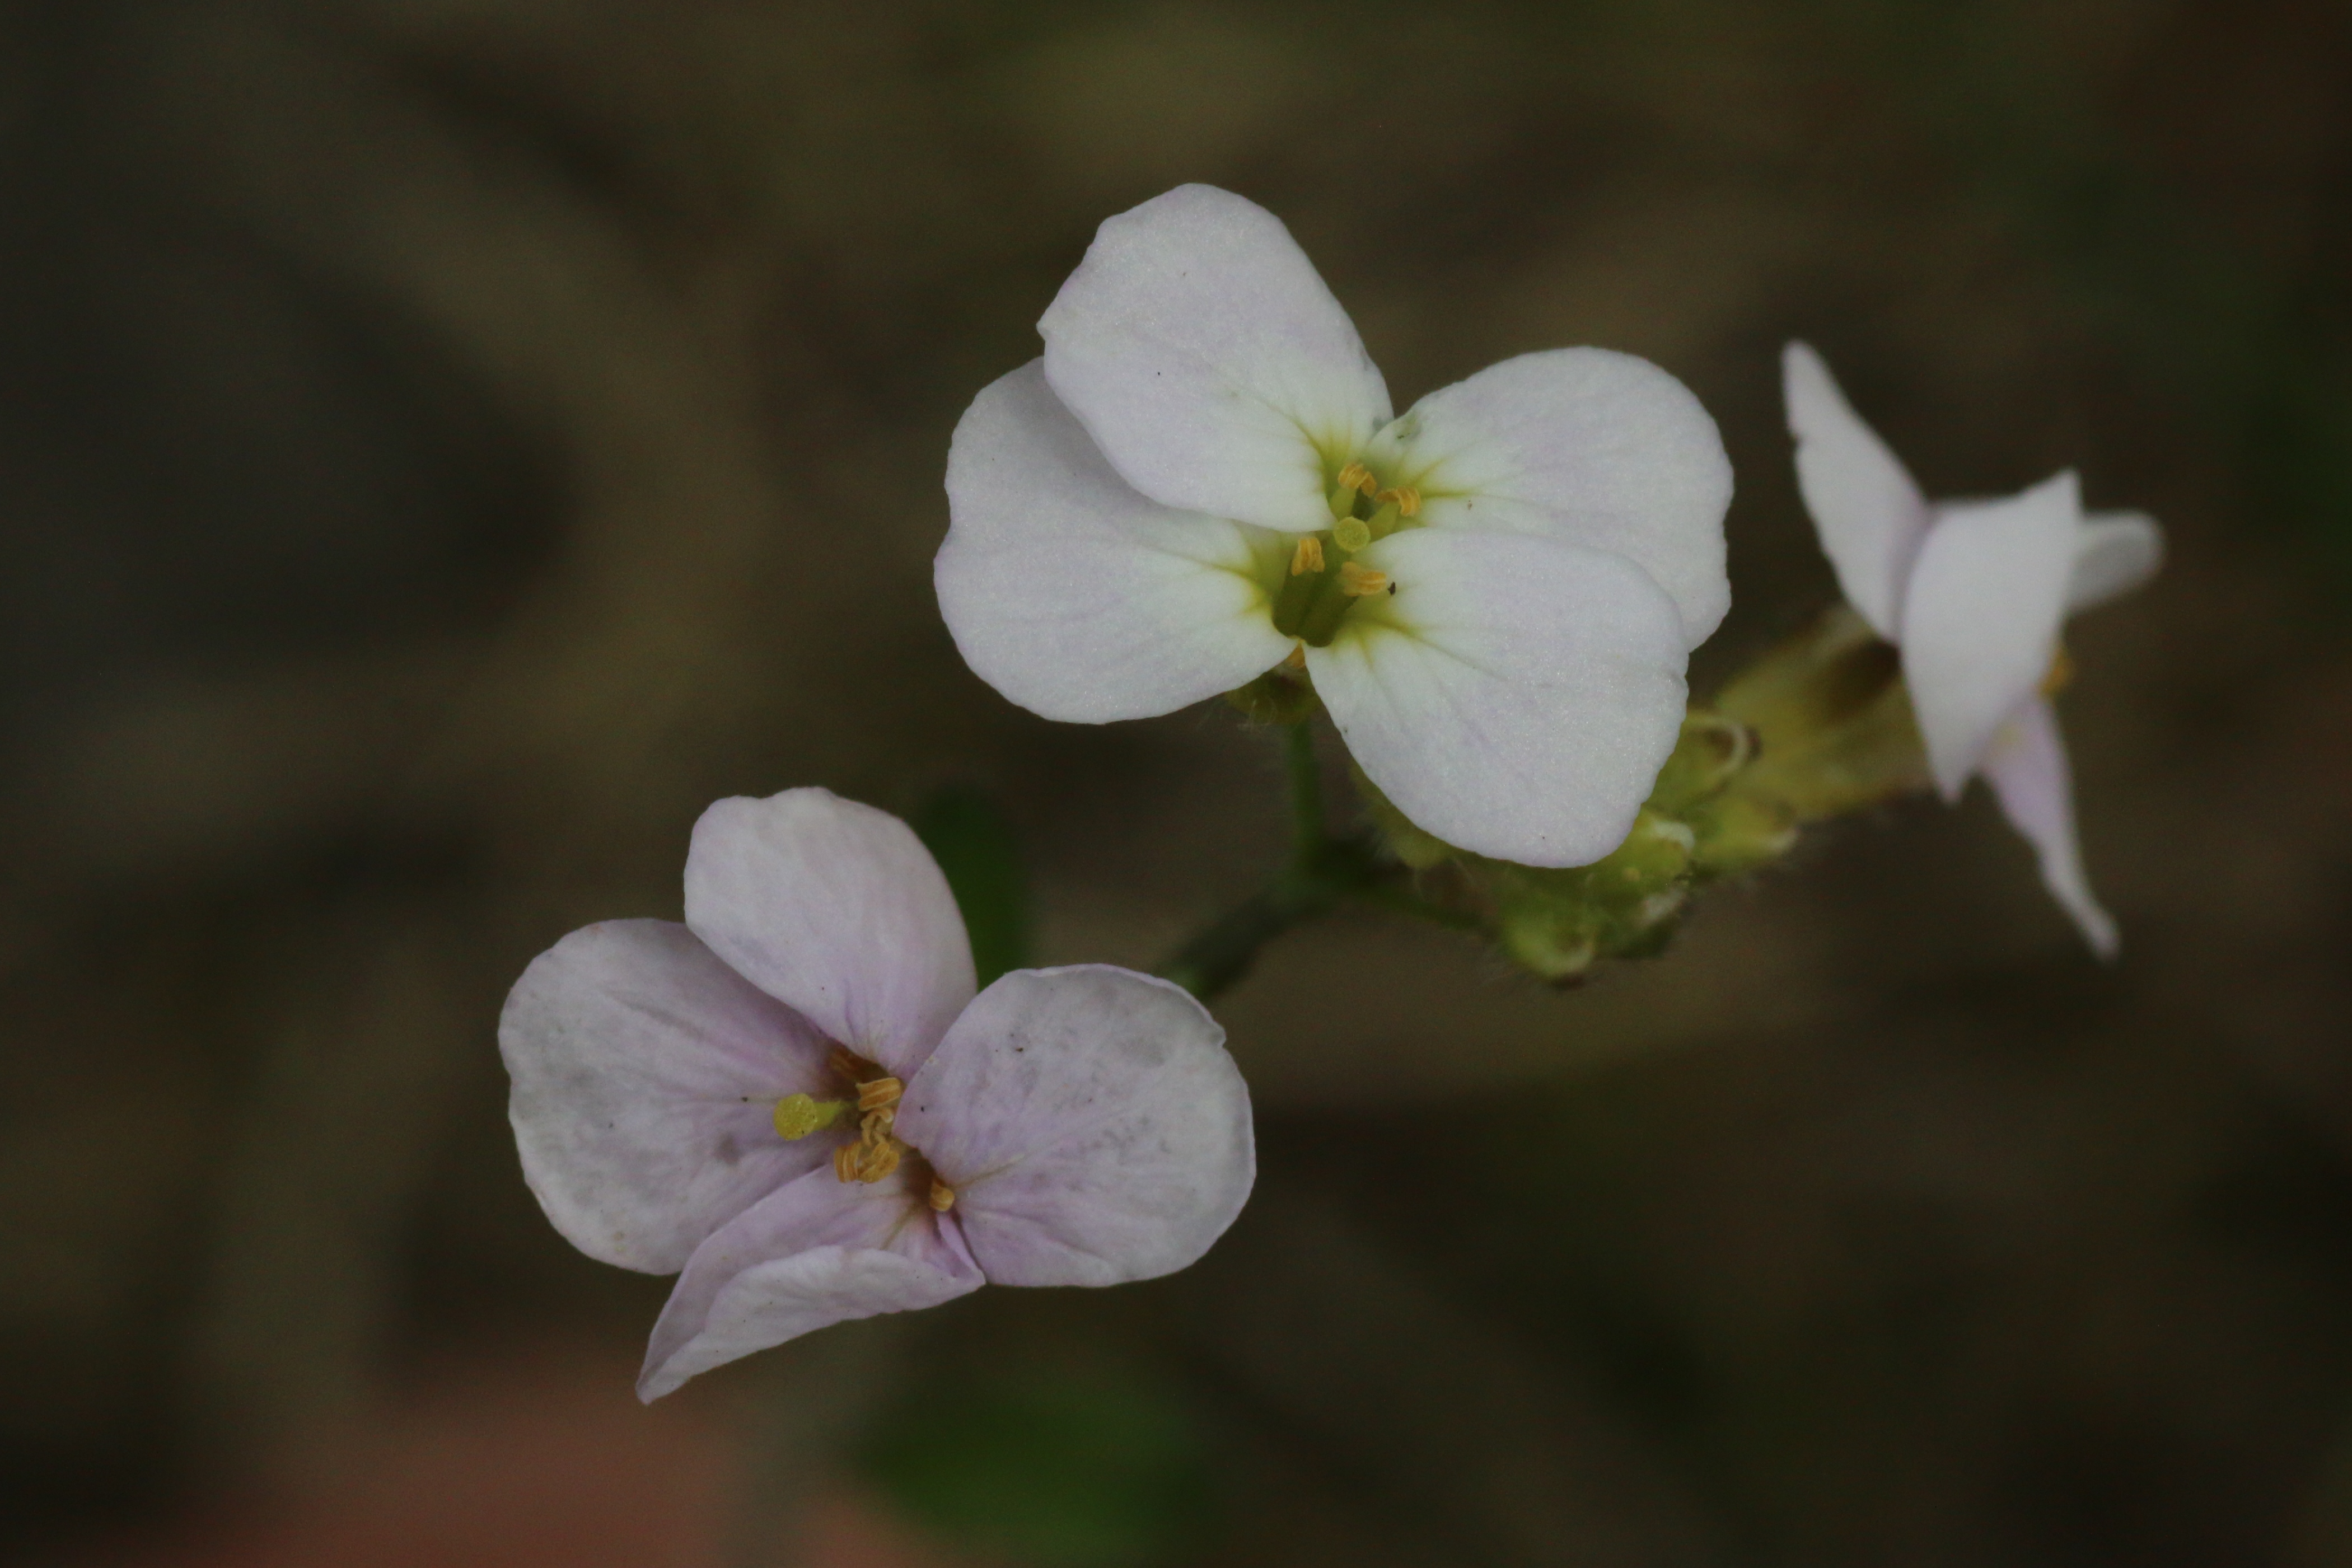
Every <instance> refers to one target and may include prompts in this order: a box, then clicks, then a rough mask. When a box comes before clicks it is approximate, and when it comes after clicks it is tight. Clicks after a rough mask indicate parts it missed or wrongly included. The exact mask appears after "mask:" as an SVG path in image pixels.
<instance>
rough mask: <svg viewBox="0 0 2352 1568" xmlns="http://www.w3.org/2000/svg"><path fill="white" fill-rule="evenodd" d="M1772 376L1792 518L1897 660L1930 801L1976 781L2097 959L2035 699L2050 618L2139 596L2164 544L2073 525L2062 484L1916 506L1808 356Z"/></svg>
mask: <svg viewBox="0 0 2352 1568" xmlns="http://www.w3.org/2000/svg"><path fill="white" fill-rule="evenodd" d="M1781 371H1782V382H1783V389H1784V391H1785V392H1786V394H1787V397H1788V403H1789V429H1790V433H1791V434H1794V435H1795V436H1796V438H1797V479H1798V484H1799V486H1800V488H1801V489H1802V491H1803V492H1804V497H1805V506H1806V508H1807V509H1808V510H1809V511H1811V513H1812V517H1813V526H1814V527H1815V528H1817V529H1818V530H1819V531H1820V533H1821V538H1822V549H1823V550H1825V551H1826V552H1828V555H1829V558H1830V564H1831V565H1832V566H1834V567H1835V568H1836V569H1837V575H1838V584H1839V586H1840V587H1842V588H1843V589H1844V591H1845V596H1846V598H1847V600H1848V601H1850V602H1851V603H1852V604H1853V607H1854V609H1855V610H1857V611H1859V612H1861V613H1862V615H1863V617H1864V619H1866V620H1867V621H1868V622H1870V623H1871V625H1872V626H1873V627H1874V628H1876V629H1877V632H1878V634H1879V635H1880V636H1882V637H1885V638H1886V639H1887V640H1888V641H1889V642H1891V643H1895V645H1896V646H1897V647H1899V648H1900V649H1901V650H1902V653H1903V676H1904V681H1905V683H1906V685H1908V686H1909V688H1910V692H1911V706H1912V708H1913V710H1914V711H1915V712H1916V714H1917V715H1918V718H1919V732H1920V736H1921V737H1922V738H1923V739H1924V740H1925V741H1926V742H1927V763H1928V768H1929V771H1930V772H1931V773H1932V774H1933V775H1934V777H1935V779H1936V785H1937V789H1940V790H1941V791H1942V792H1943V795H1944V798H1945V799H1946V800H1958V798H1959V794H1960V791H1961V789H1964V788H1965V787H1966V786H1967V783H1968V781H1969V779H1970V778H1971V777H1974V776H1978V775H1981V776H1982V777H1983V778H1984V779H1985V780H1986V782H1988V783H1989V784H1990V785H1991V786H1992V789H1993V793H1994V795H1995V796H1996V797H1997V798H1998V799H1999V800H2000V806H2001V810H2003V811H2004V812H2006V813H2007V814H2008V817H2009V820H2010V821H2011V822H2012V823H2013V824H2015V826H2016V828H2017V831H2019V832H2021V833H2022V834H2023V835H2024V836H2025V838H2026V840H2027V841H2029V842H2031V843H2032V845H2033V849H2034V852H2035V854H2036V856H2037V857H2038V858H2039V859H2040V861H2041V864H2042V882H2043V883H2044V884H2045V885H2047V886H2048V888H2049V889H2050V893H2051V895H2052V896H2053V897H2054V898H2055V899H2056V900H2057V901H2058V903H2059V904H2060V905H2061V906H2062V907H2063V908H2064V910H2065V911H2066V913H2067V914H2068V915H2071V916H2072V917H2073V918H2074V924H2075V925H2077V926H2079V927H2080V928H2081V930H2082V933H2083V936H2084V939H2085V940H2087V941H2088V942H2089V943H2090V945H2091V946H2092V947H2093V948H2094V949H2095V951H2096V952H2097V953H2098V954H2099V955H2100V956H2102V957H2113V956H2115V953H2116V925H2115V921H2114V920H2113V919H2112V918H2111V917H2110V916H2109V915H2108V914H2107V912H2106V911H2105V909H2103V908H2102V907H2100V905H2099V902H2098V900H2097V899H2096V898H2095V897H2093V896H2092V894H2091V886H2090V882H2089V879H2088V878H2087V877H2086V876H2085V875H2084V871H2083V857H2082V852H2081V850H2080V848H2079V847H2078V845H2077V843H2076V840H2075V832H2074V784H2073V779H2072V776H2071V772H2070V769H2069V768H2068V765H2067V760H2066V747H2065V743H2064V741H2063V739H2062V738H2061V737H2060V735H2059V733H2058V721H2057V716H2056V715H2055V713H2053V711H2052V708H2051V704H2050V694H2051V692H2052V691H2053V690H2054V689H2055V688H2056V686H2057V685H2060V684H2062V683H2063V677H2064V673H2065V666H2064V662H2063V653H2062V651H2061V649H2060V647H2059V642H2058V637H2059V631H2060V628H2061V626H2062V624H2063V622H2064V621H2065V619H2066V617H2068V616H2069V615H2072V614H2073V613H2074V612H2076V611H2079V610H2084V609H2088V608H2089V607H2090V606H2092V605H2094V604H2100V603H2104V602H2105V601H2107V600H2110V599H2113V598H2115V597H2116V596H2117V595H2119V594H2123V593H2127V592H2129V591H2132V590H2133V589H2135V588H2137V587H2138V586H2140V584H2142V583H2143V582H2146V581H2147V580H2148V578H2149V577H2151V576H2153V575H2154V574H2155V571H2156V569H2157V567H2158V565H2159V564H2160V563H2161V561H2162V559H2163V555H2164V536H2163V533H2162V532H2161V530H2159V529H2158V528H2157V526H2156V523H2155V521H2154V519H2152V518H2150V517H2146V516H2143V515H2142V514H2140V513H2137V512H2088V513H2086V512H2084V510H2083V506H2082V498H2081V496H2080V493H2079V490H2078V488H2077V486H2076V483H2075V479H2074V474H2073V472H2072V471H2071V470H2070V471H2068V472H2066V473H2063V474H2060V475H2058V476H2056V477H2054V478H2051V479H2046V480H2044V481H2042V483H2041V484H2039V485H2036V486H2032V488H2030V489H2027V490H2023V491H2021V492H2019V493H2018V494H2017V495H2014V496H2011V497H2006V498H2005V499H2001V500H1996V501H1941V502H1933V503H1931V502H1929V501H1928V500H1927V498H1926V497H1923V496H1922V495H1921V494H1920V492H1919V486H1917V485H1916V484H1915V483H1914V482H1913V481H1912V478H1911V476H1910V475H1909V474H1908V473H1907V472H1906V471H1905V469H1904V467H1903V465H1902V464H1901V463H1900V462H1898V461H1897V460H1896V459H1895V455H1894V453H1892V452H1890V451H1888V450H1887V448H1886V444H1885V443H1884V442H1882V441H1881V440H1879V438H1878V436H1877V434H1876V433H1875V432H1874V431H1873V430H1872V429H1871V428H1870V427H1869V426H1868V425H1866V424H1864V423H1863V422H1862V419H1861V416H1859V415H1858V414H1856V413H1854V412H1853V408H1852V406H1851V405H1849V404H1848V403H1847V402H1846V401H1845V397H1844V394H1843V392H1840V391H1839V390H1838V385H1837V382H1835V381H1834V380H1833V379H1832V377H1831V375H1830V371H1829V367H1828V366H1827V365H1825V364H1823V363H1822V359H1821V356H1820V355H1818V354H1816V353H1814V352H1813V350H1811V349H1810V348H1808V347H1807V346H1806V345H1804V344H1802V343H1790V345H1789V346H1788V349H1787V350H1786V351H1785V353H1784V354H1783V355H1782V358H1781Z"/></svg>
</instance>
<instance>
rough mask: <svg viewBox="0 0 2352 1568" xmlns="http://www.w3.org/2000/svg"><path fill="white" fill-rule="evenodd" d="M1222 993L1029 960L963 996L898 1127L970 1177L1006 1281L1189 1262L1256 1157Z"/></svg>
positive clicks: (975, 1239)
mask: <svg viewBox="0 0 2352 1568" xmlns="http://www.w3.org/2000/svg"><path fill="white" fill-rule="evenodd" d="M1224 1040H1225V1031H1224V1030H1222V1029H1220V1028H1218V1027H1217V1023H1216V1020H1215V1019H1212V1018H1211V1017H1210V1016H1209V1013H1208V1009H1205V1008H1203V1007H1202V1005H1201V1004H1200V1003H1199V1002H1197V1001H1195V1000H1194V999H1193V998H1192V996H1191V995H1189V994H1188V993H1187V992H1185V991H1184V990H1183V989H1182V988H1179V987H1176V986H1172V985H1171V984H1169V983H1168V982H1167V981H1165V980H1159V979H1154V978H1152V977H1150V976H1148V975H1139V974H1136V973H1134V972H1132V971H1131V970H1127V969H1117V968H1112V967H1109V966H1108V965H1102V964H1087V965H1079V966H1077V967H1071V968H1065V969H1023V970H1016V971H1014V972H1013V973H1012V974H1010V975H1007V976H1005V977H1003V978H1002V979H1000V980H998V981H997V982H996V983H995V984H994V985H992V986H991V987H989V988H988V989H986V990H985V991H982V993H981V994H980V997H979V998H978V999H977V1000H975V1001H974V1002H973V1003H972V1004H971V1007H969V1008H967V1009H964V1014H963V1016H962V1017H961V1018H960V1019H957V1020H956V1024H955V1027H954V1028H953V1029H951V1030H949V1031H948V1037H947V1039H946V1040H943V1041H941V1042H940V1049H939V1050H938V1051H935V1052H933V1053H932V1056H931V1060H930V1061H929V1062H927V1063H925V1065H924V1067H923V1071H921V1072H919V1073H918V1074H917V1075H916V1077H915V1079H914V1081H913V1082H910V1083H909V1084H908V1085H907V1095H906V1099H905V1101H904V1103H903V1104H902V1106H901V1109H900V1111H899V1113H898V1130H899V1132H900V1134H902V1135H903V1136H904V1137H905V1138H906V1139H907V1140H908V1142H909V1143H911V1144H913V1145H915V1146H916V1147H918V1148H919V1149H921V1150H922V1151H923V1155H924V1157H926V1158H927V1159H929V1161H930V1163H931V1166H932V1168H933V1169H934V1170H936V1171H937V1172H938V1173H939V1174H940V1178H941V1179H942V1180H944V1181H946V1182H948V1183H949V1184H950V1186H953V1187H954V1188H955V1189H956V1203H955V1209H954V1213H955V1217H956V1218H957V1220H958V1222H959V1223H960V1224H961V1226H962V1228H963V1235H964V1239H965V1241H966V1242H967V1243H968V1244H969V1245H970V1246H971V1253H972V1257H973V1258H974V1259H975V1260H978V1262H979V1264H980V1267H981V1270H982V1272H984V1273H985V1274H986V1275H987V1276H988V1278H989V1279H990V1280H991V1281H994V1282H995V1283H997V1284H1000V1285H1115V1284H1118V1283H1120V1282H1122V1281H1128V1280H1149V1279H1152V1278H1154V1277H1156V1276H1158V1275H1160V1274H1167V1273H1171V1272H1173V1271H1174V1270H1178V1269H1181V1268H1183V1267H1185V1266H1186V1265H1187V1264H1189V1263H1191V1262H1192V1261H1193V1260H1195V1259H1197V1258H1199V1257H1200V1256H1201V1254H1202V1253H1203V1252H1205V1251H1207V1250H1208V1249H1209V1246H1210V1243H1212V1242H1213V1241H1215V1240H1216V1239H1217V1238H1218V1237H1219V1236H1222V1235H1223V1234H1224V1230H1225V1227H1227V1226H1228V1225H1231V1224H1232V1223H1233V1221H1234V1216H1235V1215H1237V1214H1239V1213H1240V1212H1241V1207H1242V1204H1243V1202H1244V1200H1245V1199H1246V1198H1247V1197H1249V1190H1250V1183H1251V1181H1252V1180H1253V1179H1254V1178H1255V1175H1256V1168H1257V1167H1256V1155H1255V1145H1254V1143H1253V1140H1252V1135H1251V1129H1250V1106H1249V1090H1248V1087H1247V1086H1246V1085H1245V1084H1244V1083H1243V1082H1242V1075H1241V1071H1240V1069H1238V1068H1236V1067H1235V1066H1234V1061H1233V1058H1232V1057H1230V1056H1228V1055H1226V1054H1225V1048H1224Z"/></svg>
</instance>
